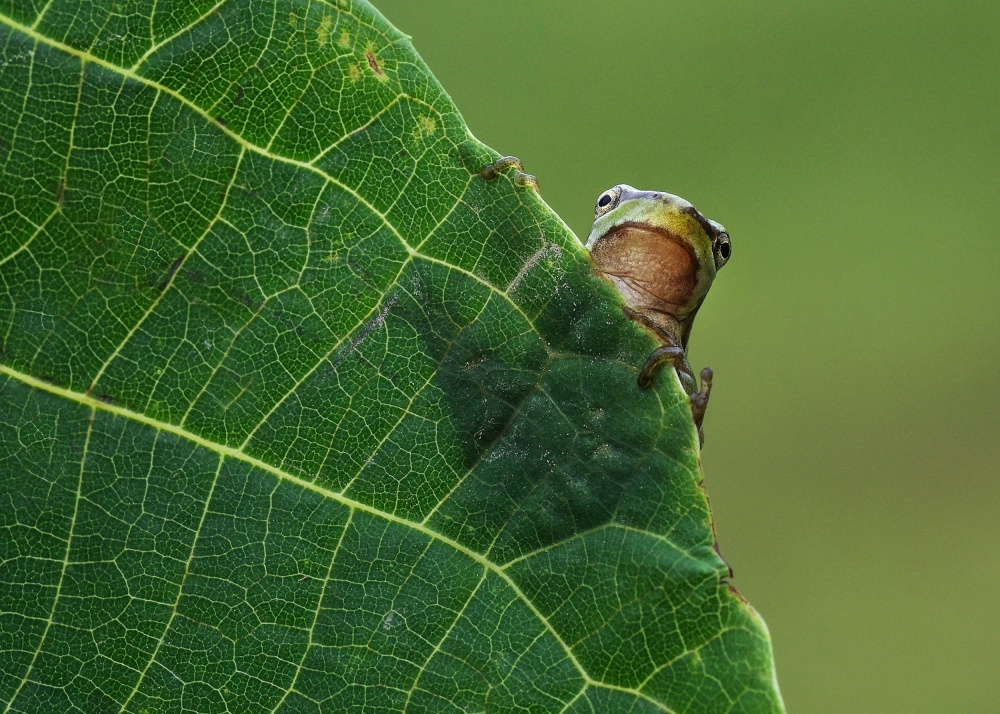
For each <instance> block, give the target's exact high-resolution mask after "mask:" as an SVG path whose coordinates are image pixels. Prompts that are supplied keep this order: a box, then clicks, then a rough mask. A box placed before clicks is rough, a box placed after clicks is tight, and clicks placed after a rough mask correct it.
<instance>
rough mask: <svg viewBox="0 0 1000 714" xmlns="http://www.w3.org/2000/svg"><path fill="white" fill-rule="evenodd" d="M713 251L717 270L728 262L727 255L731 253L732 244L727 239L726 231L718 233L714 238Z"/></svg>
mask: <svg viewBox="0 0 1000 714" xmlns="http://www.w3.org/2000/svg"><path fill="white" fill-rule="evenodd" d="M712 252H713V253H715V269H716V270H718V269H719V268H721V267H722V266H723V265H725V264H726V263H727V262H729V256H730V255H732V253H733V245H732V243H731V242H730V240H729V234H728V233H725V232H723V233H720V234H719V236H718V237H717V238H716V239H715V245H714V246H713V251H712Z"/></svg>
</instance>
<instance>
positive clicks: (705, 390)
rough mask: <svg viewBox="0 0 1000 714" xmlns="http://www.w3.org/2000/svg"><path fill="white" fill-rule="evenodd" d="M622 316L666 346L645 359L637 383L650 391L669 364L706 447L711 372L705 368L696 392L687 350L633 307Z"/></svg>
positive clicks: (624, 311) (623, 309) (701, 440)
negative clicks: (699, 387) (645, 328)
mask: <svg viewBox="0 0 1000 714" xmlns="http://www.w3.org/2000/svg"><path fill="white" fill-rule="evenodd" d="M622 312H623V313H625V316H626V317H628V318H629V319H630V320H634V321H635V322H638V323H639V324H641V325H643V326H644V327H647V328H648V329H649V330H650V331H651V332H652V333H653V334H655V335H656V336H657V337H659V338H660V341H661V342H663V343H664V344H663V346H661V347H657V348H656V349H655V350H653V352H652V354H650V355H649V357H647V358H646V363H645V364H643V365H642V369H641V370H639V378H638V379H637V380H636V383H637V384H638V385H639V387H641V388H642V389H649V387H651V386H652V384H653V377H655V376H656V372H657V370H658V369H659V368H660V365H662V364H664V363H669V364H670V365H671V366H672V367H673V368H674V369H675V370H677V373H678V376H679V377H680V378H681V385H682V386H683V387H684V390H685V391H686V392H687V394H688V399H689V400H690V403H691V417H692V419H694V425H695V427H697V429H698V440H699V442H700V443H701V445H702V446H704V445H705V432H704V431H703V430H702V428H701V425H702V422H704V421H705V410H707V409H708V397H709V395H710V394H711V392H712V368H711V367H705V369H703V370H701V389H696V387H697V382H696V381H695V378H694V373H693V372H692V371H691V366H690V365H689V364H688V361H687V355H685V354H684V350H683V349H682V348H681V347H680V346H679V345H678V344H677V342H676V341H675V340H674V337H673V335H671V334H670V332H669V331H668V330H665V329H663V327H662V326H660V325H658V324H657V323H656V322H654V321H653V320H651V319H649V318H648V317H647V316H646V315H644V314H642V313H641V312H636V311H635V310H633V309H632V308H630V307H625V306H622Z"/></svg>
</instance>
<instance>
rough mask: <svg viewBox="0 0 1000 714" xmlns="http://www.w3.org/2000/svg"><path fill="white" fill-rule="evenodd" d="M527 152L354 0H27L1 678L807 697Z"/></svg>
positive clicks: (637, 708)
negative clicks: (748, 595)
mask: <svg viewBox="0 0 1000 714" xmlns="http://www.w3.org/2000/svg"><path fill="white" fill-rule="evenodd" d="M496 156H497V154H496V152H494V151H492V150H491V149H489V148H487V147H485V146H483V145H482V144H480V143H479V142H477V141H476V140H475V139H474V138H473V137H472V136H471V134H470V133H469V132H468V129H467V128H466V126H465V124H464V122H463V121H462V118H461V116H460V115H459V113H458V111H457V110H456V108H455V107H454V106H453V104H452V103H451V100H450V99H449V98H448V96H447V95H446V94H445V93H444V91H443V90H442V88H441V87H440V86H439V85H438V83H437V81H436V80H435V79H434V77H433V76H432V75H431V74H430V72H429V71H428V69H427V68H426V67H425V65H424V64H423V62H422V61H421V60H420V58H419V57H418V56H417V54H416V53H415V52H414V50H413V47H412V45H411V44H410V42H409V39H408V38H407V37H405V36H404V35H402V34H400V33H399V32H398V31H397V30H396V29H394V28H393V27H392V26H391V25H390V24H389V23H388V22H387V21H386V20H385V19H384V18H382V17H381V16H380V15H379V14H378V13H377V11H375V10H374V9H373V8H371V7H370V6H369V5H367V4H365V3H363V2H359V1H358V0H351V1H348V0H340V2H327V3H324V2H306V1H305V0H267V1H264V0H260V1H258V2H254V1H252V0H240V1H239V2H237V1H236V0H222V1H220V2H216V1H215V0H209V1H207V2H206V1H204V0H186V1H183V2H182V1H179V0H178V1H177V2H152V1H151V0H136V1H134V2H125V3H111V2H85V3H80V2H77V1H76V0H45V1H43V0H36V1H35V2H28V1H26V0H0V170H2V174H0V221H2V224H0V227H2V230H0V340H2V341H0V501H2V504H3V505H2V507H0V702H3V703H4V705H5V706H6V708H7V710H8V711H19V712H39V711H45V712H56V711H78V712H88V713H89V712H117V711H128V712H166V711H192V712H217V711H218V712H223V711H228V712H272V711H278V712H348V711H350V712H391V711H408V712H491V713H496V712H508V711H511V712H512V711H525V712H527V711H530V712H574V713H576V712H581V713H582V712H725V711H733V712H771V711H781V710H782V707H781V702H780V695H779V694H778V692H777V686H776V684H775V682H774V677H773V665H772V662H771V653H770V642H769V639H768V636H767V632H766V629H765V627H764V624H763V622H762V621H761V620H760V619H759V618H758V617H757V615H756V614H755V613H754V612H753V610H752V609H751V608H750V607H749V606H748V605H746V604H745V602H743V601H742V599H741V598H740V597H739V596H738V595H737V594H735V592H734V591H733V590H731V588H730V587H729V586H728V585H727V584H726V582H725V578H726V576H727V567H726V565H725V564H724V563H723V562H722V561H721V560H720V558H719V557H718V556H717V554H716V552H715V550H714V549H713V544H714V537H713V533H712V528H711V521H710V514H709V510H708V504H707V502H706V499H705V496H704V493H703V491H702V490H701V488H700V482H701V480H702V476H701V471H700V463H699V455H698V449H697V437H696V435H695V432H694V429H693V425H692V423H691V419H690V412H689V409H688V406H687V402H686V398H685V397H684V395H683V393H682V392H681V391H680V388H679V385H678V384H677V382H676V379H671V378H669V376H662V377H661V378H660V379H659V380H658V385H657V387H656V388H655V389H653V390H649V391H642V390H639V389H637V388H636V386H635V379H636V374H637V367H638V365H641V364H642V361H643V360H644V358H645V356H646V355H647V354H648V352H649V350H650V349H651V348H652V346H653V345H652V343H651V341H650V338H649V337H648V336H647V335H645V334H643V333H642V332H641V331H640V330H639V329H638V328H637V327H636V326H635V325H634V324H632V323H630V322H628V321H626V320H624V319H623V317H622V315H621V313H620V311H619V302H618V298H617V296H616V294H615V293H614V291H613V290H612V289H611V288H610V287H608V286H607V285H605V284H604V283H603V282H602V281H600V280H598V279H596V278H595V277H593V276H592V275H591V273H590V268H589V262H588V259H587V256H586V253H585V251H584V250H583V248H582V247H581V245H580V243H579V241H578V240H577V238H576V237H575V236H574V235H573V234H572V233H571V232H570V231H569V230H568V229H567V228H566V226H565V225H564V224H563V223H562V222H561V221H560V220H559V218H558V217H557V216H556V215H555V214H553V213H552V212H551V211H550V210H549V209H548V207H547V206H545V204H544V203H543V202H542V201H541V200H540V199H539V197H538V196H537V194H535V193H534V192H533V191H532V190H530V189H527V188H521V187H517V186H514V185H513V184H512V182H511V181H510V177H509V176H506V175H505V176H501V177H499V178H498V179H496V180H494V181H491V182H488V183H487V182H485V181H483V180H482V179H481V178H480V176H479V173H478V172H479V168H480V167H481V166H482V165H483V164H485V163H487V162H489V161H492V160H493V159H494V158H496ZM664 374H668V373H667V372H666V371H665V372H664Z"/></svg>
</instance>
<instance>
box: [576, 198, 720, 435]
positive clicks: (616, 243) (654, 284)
mask: <svg viewBox="0 0 1000 714" xmlns="http://www.w3.org/2000/svg"><path fill="white" fill-rule="evenodd" d="M587 250H589V251H590V256H591V258H593V260H594V263H595V264H596V266H597V268H598V270H599V271H600V272H601V273H602V274H603V276H604V277H605V278H607V279H608V280H610V281H611V283H613V284H614V286H615V287H616V288H617V289H618V292H619V293H621V295H622V298H623V299H624V300H625V303H626V305H627V307H623V308H622V309H623V310H624V312H625V314H626V315H627V316H628V317H629V318H631V319H632V320H635V321H636V322H638V323H639V324H640V325H642V326H644V327H646V328H647V329H648V330H649V331H650V332H652V333H653V334H654V335H655V336H656V338H657V339H658V340H659V341H660V343H661V345H662V346H661V347H658V348H657V349H656V350H654V351H653V353H652V354H651V355H650V356H649V359H647V360H646V363H645V364H644V365H643V366H642V369H641V370H640V371H639V379H638V384H639V386H640V387H642V388H644V389H645V388H648V387H649V386H650V385H651V384H652V382H653V377H654V376H655V375H656V371H657V369H658V368H659V366H660V365H661V364H663V363H664V362H669V363H670V364H671V365H672V366H673V367H674V369H676V370H677V376H678V377H679V378H680V381H681V385H682V386H683V387H684V391H685V392H687V394H688V396H689V397H690V400H691V414H692V416H693V417H694V423H695V426H696V427H697V428H698V436H699V438H700V440H701V442H702V443H704V441H705V436H704V432H703V431H702V428H701V424H702V421H703V420H704V418H705V409H706V408H707V407H708V395H709V392H710V391H711V388H712V370H711V369H709V368H708V367H706V368H705V369H703V370H702V371H701V383H702V387H701V389H699V388H698V382H697V380H696V379H695V376H694V372H693V371H692V370H691V365H690V364H688V360H687V345H688V338H689V337H690V336H691V325H692V324H693V323H694V317H695V315H697V314H698V308H700V307H701V304H702V302H704V300H705V296H706V295H707V294H708V289H709V288H710V287H711V286H712V281H713V280H714V279H715V274H716V272H718V270H719V269H720V268H721V267H722V266H723V265H725V264H726V262H727V261H728V260H729V256H730V254H731V253H732V245H731V243H730V240H729V234H728V233H727V232H726V229H725V228H723V227H722V226H721V225H720V224H718V223H716V222H715V221H712V220H709V219H707V218H705V217H704V216H703V215H702V214H701V213H699V212H698V211H697V210H696V209H695V207H694V206H692V205H691V204H690V203H688V202H687V201H685V200H684V199H683V198H680V197H679V196H674V195H672V194H669V193H660V192H658V191H639V190H637V189H634V188H632V187H631V186H628V185H625V184H619V185H618V186H615V187H613V188H609V189H608V190H607V191H605V192H604V193H602V194H601V195H600V196H599V197H598V199H597V205H596V207H595V210H594V226H593V228H592V229H591V231H590V237H588V238H587Z"/></svg>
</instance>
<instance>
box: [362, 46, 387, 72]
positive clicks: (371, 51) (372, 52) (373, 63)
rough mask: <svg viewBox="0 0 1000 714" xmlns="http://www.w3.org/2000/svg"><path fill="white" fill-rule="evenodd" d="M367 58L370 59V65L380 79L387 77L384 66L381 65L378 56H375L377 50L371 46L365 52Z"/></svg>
mask: <svg viewBox="0 0 1000 714" xmlns="http://www.w3.org/2000/svg"><path fill="white" fill-rule="evenodd" d="M365 58H366V59H367V60H368V66H369V67H370V68H371V70H372V72H374V73H375V76H376V77H378V78H379V79H382V80H384V79H385V78H386V76H385V72H383V71H382V67H381V66H379V63H378V58H377V57H375V50H374V49H373V48H372V47H371V46H369V47H368V51H367V52H365Z"/></svg>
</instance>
